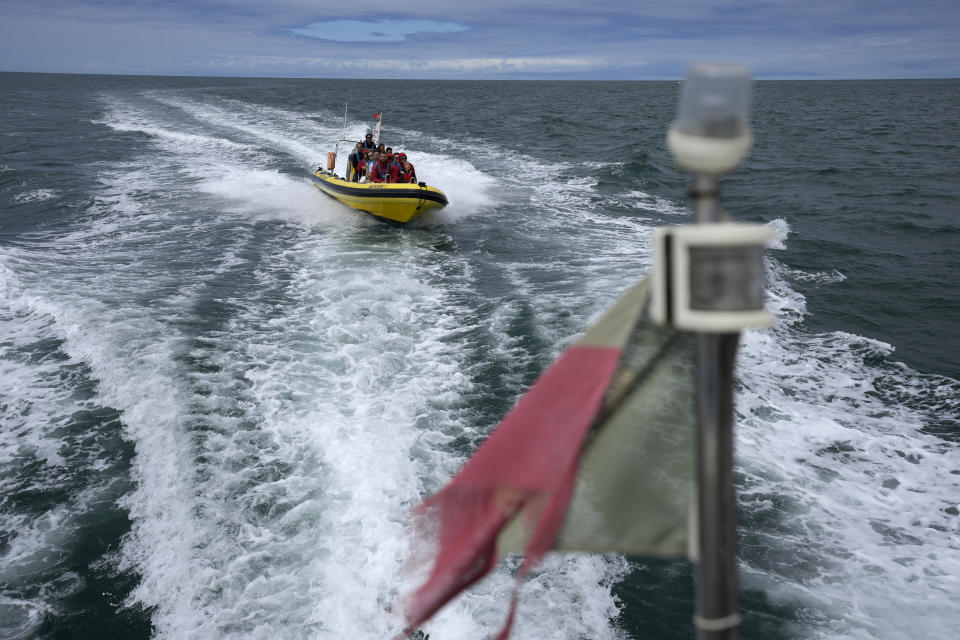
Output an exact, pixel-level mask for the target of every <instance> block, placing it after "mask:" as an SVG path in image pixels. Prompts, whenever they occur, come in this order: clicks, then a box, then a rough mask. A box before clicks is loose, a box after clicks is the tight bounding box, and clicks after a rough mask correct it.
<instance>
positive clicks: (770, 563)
mask: <svg viewBox="0 0 960 640" xmlns="http://www.w3.org/2000/svg"><path fill="white" fill-rule="evenodd" d="M678 92H679V84H678V83H676V82H659V83H658V82H650V83H643V82H636V83H626V82H624V83H616V82H611V83H607V82H452V81H445V82H430V81H416V82H408V81H345V80H257V79H209V78H154V77H150V78H146V77H102V76H67V75H31V74H0V102H2V109H0V380H2V386H0V420H2V423H0V638H2V639H4V640H10V639H14V638H16V639H21V638H23V639H26V638H38V639H39V638H44V639H47V638H49V639H53V638H57V639H61V638H62V639H66V638H70V639H71V640H73V639H90V640H94V639H102V638H118V639H119V638H122V639H136V638H158V639H164V640H179V639H182V638H192V639H203V640H206V639H211V640H212V639H215V638H216V639H219V638H224V639H226V638H238V639H239V638H244V639H259V638H262V639H265V640H266V639H271V640H272V639H275V638H287V639H290V640H293V639H300V638H302V639H306V638H311V639H313V638H351V639H356V640H360V639H365V638H370V639H373V638H377V639H382V638H388V637H391V636H392V635H393V634H395V633H396V632H398V631H399V629H400V628H401V620H400V615H399V609H398V607H397V602H398V599H399V598H400V597H401V596H402V594H403V593H405V592H407V591H408V590H409V589H410V588H411V587H412V586H413V585H412V583H411V578H410V575H409V572H408V571H406V569H405V561H406V553H407V549H408V541H409V535H410V532H409V524H410V520H409V511H410V508H411V507H412V506H414V505H415V504H417V503H418V502H419V501H420V500H421V499H422V498H423V497H424V496H426V495H428V494H429V493H430V492H432V491H434V490H436V489H437V488H438V487H440V486H442V484H443V483H444V482H445V481H446V480H447V479H449V478H450V477H451V476H452V475H453V474H454V473H455V472H456V470H457V469H458V468H459V466H460V465H461V464H462V463H463V461H464V460H465V459H466V457H467V456H468V455H469V453H470V452H471V451H472V450H473V449H474V448H475V447H476V446H477V444H478V443H480V442H481V441H482V440H483V438H484V436H485V435H486V434H488V433H489V432H490V430H491V429H492V428H493V427H494V426H495V425H496V423H497V421H498V420H499V419H500V418H501V417H502V416H503V415H504V413H505V412H506V411H507V410H508V409H509V407H510V406H511V405H512V403H513V402H514V401H515V400H516V398H517V397H518V396H519V394H521V393H522V392H523V391H524V389H526V388H527V387H528V386H529V385H530V384H531V383H532V382H533V380H534V379H535V378H536V376H537V375H538V374H539V373H540V372H541V371H542V370H543V369H544V368H545V367H546V366H547V365H548V364H549V363H550V362H551V361H552V359H553V358H555V357H556V356H557V355H558V353H559V352H560V350H561V349H562V348H563V347H564V346H566V345H568V344H569V343H570V342H571V341H572V340H573V339H574V338H575V337H576V335H577V334H578V333H579V332H581V331H582V330H583V329H584V328H585V327H586V326H587V324H588V323H589V322H590V320H591V319H592V318H594V317H596V316H597V315H598V314H599V313H600V312H601V311H602V310H603V308H604V307H605V306H606V305H608V304H609V303H610V302H611V301H612V300H613V299H614V298H615V297H616V296H617V295H618V293H620V292H621V291H623V290H624V289H626V288H627V287H628V286H629V285H630V284H631V283H633V282H634V281H636V280H637V279H639V278H640V277H642V276H643V275H644V274H645V273H646V271H647V270H648V269H649V266H650V232H651V230H652V229H653V228H654V227H656V226H659V225H663V224H677V223H684V222H687V221H689V219H690V216H689V214H688V212H687V210H686V208H685V203H684V198H685V190H686V187H687V184H688V181H687V177H686V176H684V175H683V174H681V173H679V172H678V171H677V170H676V169H675V168H674V167H673V164H672V161H671V159H670V157H669V155H668V153H667V152H666V150H665V148H664V135H665V132H666V127H667V126H668V125H669V123H670V121H671V119H672V117H673V114H674V110H675V105H676V100H677V97H678ZM958 96H960V81H957V80H942V81H933V80H931V81H869V82H759V83H757V84H756V91H755V100H754V103H755V104H754V128H755V135H756V146H755V148H754V150H753V152H752V154H751V155H750V157H749V159H748V160H747V161H746V162H745V163H744V166H743V167H742V169H741V170H740V171H739V172H737V173H736V174H734V175H732V176H730V177H728V178H727V179H725V180H724V183H723V184H724V197H723V201H724V204H725V206H726V208H727V209H728V210H729V211H730V213H731V215H732V216H733V217H735V218H736V219H738V220H742V221H751V222H758V223H764V224H767V225H769V226H770V227H771V228H772V229H773V230H774V231H775V234H776V240H775V242H774V244H773V246H772V247H771V248H770V250H769V251H768V252H767V267H768V278H767V279H768V282H767V287H768V305H769V307H770V308H771V310H773V311H774V312H776V314H777V316H778V321H777V324H776V326H775V327H774V328H772V329H770V330H765V331H750V332H747V333H746V334H745V335H744V338H743V341H742V347H741V350H740V353H739V369H738V377H737V419H738V425H737V440H736V446H737V487H738V495H739V511H740V516H739V519H740V533H741V540H740V605H741V609H742V613H743V615H744V624H743V628H742V629H743V631H742V635H743V636H744V637H752V638H758V637H763V638H803V639H808V638H810V639H813V638H823V639H826V638H855V639H860V638H863V639H868V638H891V639H892V638H905V639H906V638H910V639H913V638H952V637H954V634H955V633H956V628H957V626H958V624H960V595H958V594H960V511H958V508H960V504H958V502H960V415H958V413H960V383H958V379H960V365H958V364H957V354H958V353H960V349H958V347H960V338H958V337H957V327H958V326H960V296H958V291H957V285H956V274H957V273H960V260H958V253H960V252H958V248H960V223H958V213H960V179H958V177H960V152H958V147H957V144H956V142H957V140H960V106H958V105H960V101H958V100H957V98H958ZM344 101H349V112H348V119H347V123H346V131H347V134H348V135H350V136H353V137H357V136H359V135H360V134H361V133H362V132H363V131H364V129H365V127H366V126H367V125H368V124H369V123H370V120H371V118H372V115H373V113H374V112H376V111H383V112H384V113H385V116H384V131H385V135H384V141H385V142H387V143H388V144H391V145H392V146H393V147H395V148H402V149H404V150H406V151H407V153H408V154H409V155H410V158H411V160H412V161H413V163H414V164H415V165H416V167H417V173H418V175H419V177H420V178H421V179H422V180H426V181H427V182H429V183H431V184H434V185H436V186H438V187H440V188H441V189H443V190H444V191H445V193H446V194H447V195H448V197H449V199H450V206H449V207H447V208H446V209H445V210H443V211H440V212H436V213H434V214H431V216H430V217H427V218H424V219H423V220H421V221H420V222H419V223H417V224H416V225H414V226H411V227H407V228H393V227H389V226H385V225H382V224H380V223H378V222H376V221H375V220H373V219H371V218H369V217H368V216H365V215H364V214H361V213H358V212H355V211H352V210H350V209H347V208H345V207H343V206H341V205H340V204H338V203H336V202H335V201H333V200H331V199H329V198H327V197H326V196H324V195H323V194H322V193H320V192H319V190H317V189H316V188H314V187H313V186H312V185H311V184H310V182H309V179H308V175H309V171H310V170H311V169H312V168H315V167H316V166H317V165H319V164H320V163H321V162H323V160H324V158H325V156H326V152H327V151H329V150H331V149H332V144H333V141H334V140H335V139H336V138H337V137H338V136H339V135H340V134H341V133H342V132H343V130H344V122H343V116H344V114H343V108H344ZM345 158H346V149H342V150H341V154H340V158H339V160H338V167H343V166H344V161H345ZM510 569H511V567H510V566H504V567H500V568H498V570H497V571H496V572H495V573H494V574H493V575H492V576H491V577H490V578H489V579H487V580H485V581H484V582H482V583H480V584H479V585H477V586H476V587H475V588H474V589H472V590H471V591H470V593H469V594H468V595H466V596H464V597H461V598H459V599H458V600H456V601H455V602H454V603H453V604H451V605H450V606H449V607H448V608H446V609H444V610H443V611H442V612H441V613H440V614H439V615H438V616H437V617H436V618H435V619H434V620H433V621H431V622H430V623H429V624H428V625H426V626H425V627H424V630H425V631H426V632H428V633H429V634H430V638H431V640H453V639H461V638H484V637H490V636H491V635H492V634H493V633H494V632H495V631H496V630H497V629H498V628H499V625H500V623H501V622H502V620H503V616H504V614H505V611H506V607H507V602H508V599H509V591H510V589H511V586H512V580H511V575H510ZM693 593H694V587H693V572H692V568H691V566H690V564H689V562H688V561H686V560H684V559H645V558H629V559H628V558H624V557H621V556H618V555H615V554H610V555H606V556H587V555H570V556H555V557H551V558H550V559H549V560H548V561H547V562H546V564H545V565H544V566H543V567H542V568H541V569H540V570H538V571H536V572H535V573H534V575H533V576H532V577H531V578H530V579H529V580H528V582H527V583H526V584H525V586H524V588H523V591H522V594H521V601H520V608H519V612H518V619H517V623H516V626H515V631H514V637H515V638H517V639H519V640H537V639H544V640H546V639H548V638H549V639H561V638H562V639H569V640H574V639H588V638H589V639H591V640H595V639H602V638H610V639H614V638H617V639H621V638H622V639H626V638H636V639H641V638H644V639H645V638H650V639H661V638H689V637H692V635H693V626H692V624H691V616H692V614H693V609H694V600H693V597H694V596H693Z"/></svg>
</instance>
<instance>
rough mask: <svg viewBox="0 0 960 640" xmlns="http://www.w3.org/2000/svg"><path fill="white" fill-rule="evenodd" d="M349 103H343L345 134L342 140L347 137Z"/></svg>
mask: <svg viewBox="0 0 960 640" xmlns="http://www.w3.org/2000/svg"><path fill="white" fill-rule="evenodd" d="M349 104H350V103H348V102H344V103H343V136H341V138H340V139H341V140H346V139H347V105H349Z"/></svg>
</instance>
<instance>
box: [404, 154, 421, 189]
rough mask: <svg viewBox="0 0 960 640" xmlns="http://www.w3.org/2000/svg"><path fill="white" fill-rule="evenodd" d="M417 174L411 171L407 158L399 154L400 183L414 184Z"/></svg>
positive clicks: (411, 166)
mask: <svg viewBox="0 0 960 640" xmlns="http://www.w3.org/2000/svg"><path fill="white" fill-rule="evenodd" d="M416 181H417V172H416V171H414V170H413V165H412V164H410V163H409V162H408V161H407V156H406V155H404V154H402V153H401V154H400V182H416Z"/></svg>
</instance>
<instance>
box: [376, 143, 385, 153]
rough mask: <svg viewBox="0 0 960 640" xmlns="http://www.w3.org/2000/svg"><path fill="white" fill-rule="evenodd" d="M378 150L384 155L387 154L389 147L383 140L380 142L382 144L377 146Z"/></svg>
mask: <svg viewBox="0 0 960 640" xmlns="http://www.w3.org/2000/svg"><path fill="white" fill-rule="evenodd" d="M377 151H379V152H380V155H381V156H382V155H386V153H387V149H386V147H384V146H383V143H382V142H381V143H380V146H378V147H377Z"/></svg>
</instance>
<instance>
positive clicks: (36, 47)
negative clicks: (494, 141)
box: [0, 0, 960, 80]
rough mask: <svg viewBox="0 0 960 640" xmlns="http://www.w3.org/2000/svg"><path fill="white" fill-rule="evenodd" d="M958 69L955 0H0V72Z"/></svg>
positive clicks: (546, 73) (376, 74) (797, 73)
mask: <svg viewBox="0 0 960 640" xmlns="http://www.w3.org/2000/svg"><path fill="white" fill-rule="evenodd" d="M698 61H722V62H735V63H740V64H744V65H746V66H748V67H749V68H751V69H752V70H753V73H754V77H756V78H759V79H852V78H942V77H950V78H956V77H960V0H897V1H890V0H731V1H728V2H708V1H695V0H649V1H645V0H593V1H591V0H466V1H463V0H461V1H457V0H409V1H407V2H384V1H383V0H376V1H371V0H340V1H339V2H328V1H326V0H0V71H28V72H63V73H107V74H137V75H194V76H252V77H309V78H344V77H347V78H438V79H440V78H443V79H447V78H449V79H570V80H589V79H598V80H663V79H680V78H682V77H683V75H684V72H685V70H686V68H687V67H688V66H689V65H690V64H691V63H693V62H698Z"/></svg>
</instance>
